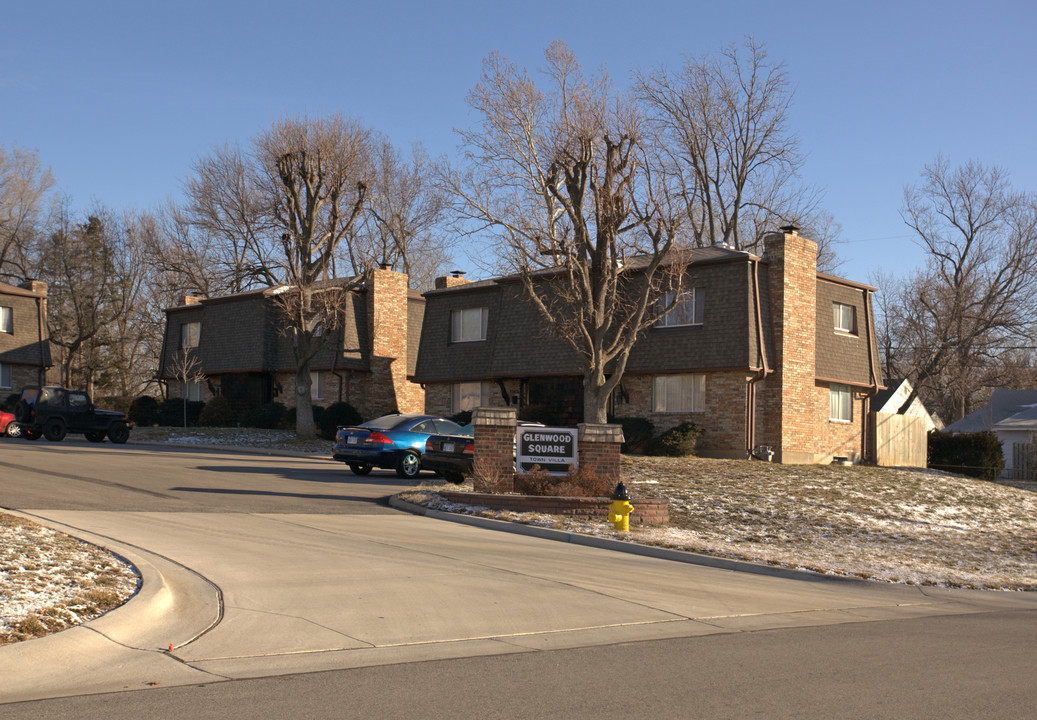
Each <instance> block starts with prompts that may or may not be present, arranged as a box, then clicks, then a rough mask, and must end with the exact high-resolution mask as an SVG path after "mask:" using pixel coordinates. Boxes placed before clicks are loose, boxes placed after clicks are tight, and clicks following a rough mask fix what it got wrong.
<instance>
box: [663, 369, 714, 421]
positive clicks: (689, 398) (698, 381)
mask: <svg viewBox="0 0 1037 720" xmlns="http://www.w3.org/2000/svg"><path fill="white" fill-rule="evenodd" d="M652 394H653V395H654V398H653V402H652V406H653V409H654V410H655V412H704V411H705V409H706V376H705V375H702V374H694V375H660V376H658V377H656V378H655V382H654V383H652Z"/></svg>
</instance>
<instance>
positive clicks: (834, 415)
mask: <svg viewBox="0 0 1037 720" xmlns="http://www.w3.org/2000/svg"><path fill="white" fill-rule="evenodd" d="M828 419H829V420H831V421H832V422H847V423H848V422H853V390H852V389H851V388H850V386H849V385H839V384H837V383H832V384H831V385H829V386H828Z"/></svg>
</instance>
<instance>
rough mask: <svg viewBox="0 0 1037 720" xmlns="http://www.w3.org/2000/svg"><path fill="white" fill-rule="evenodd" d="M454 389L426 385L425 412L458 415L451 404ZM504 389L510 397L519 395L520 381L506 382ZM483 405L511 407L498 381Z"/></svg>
mask: <svg viewBox="0 0 1037 720" xmlns="http://www.w3.org/2000/svg"><path fill="white" fill-rule="evenodd" d="M452 387H453V385H452V383H428V384H426V385H425V412H427V413H430V414H433V415H444V416H446V417H449V416H451V415H454V414H456V413H457V412H458V411H457V410H455V409H453V407H452V406H451V404H450V395H451V392H452ZM504 387H505V388H507V391H508V395H509V396H511V395H517V394H518V393H519V381H518V380H505V381H504ZM483 405H484V406H485V407H499V408H503V407H511V406H509V405H507V404H506V403H505V402H504V398H503V397H502V396H501V394H500V387H499V386H498V385H497V383H496V381H494V382H492V383H490V393H489V397H486V398H484V399H483Z"/></svg>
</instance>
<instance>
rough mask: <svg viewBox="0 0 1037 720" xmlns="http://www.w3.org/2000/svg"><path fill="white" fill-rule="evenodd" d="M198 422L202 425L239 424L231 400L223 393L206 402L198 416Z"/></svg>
mask: <svg viewBox="0 0 1037 720" xmlns="http://www.w3.org/2000/svg"><path fill="white" fill-rule="evenodd" d="M198 424H199V425H201V426H202V427H233V426H235V425H237V424H238V417H237V414H236V413H235V412H234V409H233V408H232V407H231V406H230V401H229V400H228V399H227V398H225V397H223V396H222V395H217V396H216V397H214V398H212V399H210V400H209V402H207V403H205V407H204V408H202V412H201V414H200V415H199V416H198Z"/></svg>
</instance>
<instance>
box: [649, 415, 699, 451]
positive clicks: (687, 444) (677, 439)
mask: <svg viewBox="0 0 1037 720" xmlns="http://www.w3.org/2000/svg"><path fill="white" fill-rule="evenodd" d="M703 432H705V428H703V427H702V426H701V425H696V424H695V423H692V422H682V423H681V424H680V425H678V426H676V427H673V428H670V429H669V430H667V431H666V432H664V433H663V434H662V435H660V436H658V437H657V438H655V439H654V440H652V442H651V443H650V444H649V447H648V449H647V452H648V454H649V455H666V456H668V457H688V456H690V455H694V454H695V446H696V445H697V444H698V440H699V435H701V434H702V433H703Z"/></svg>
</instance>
